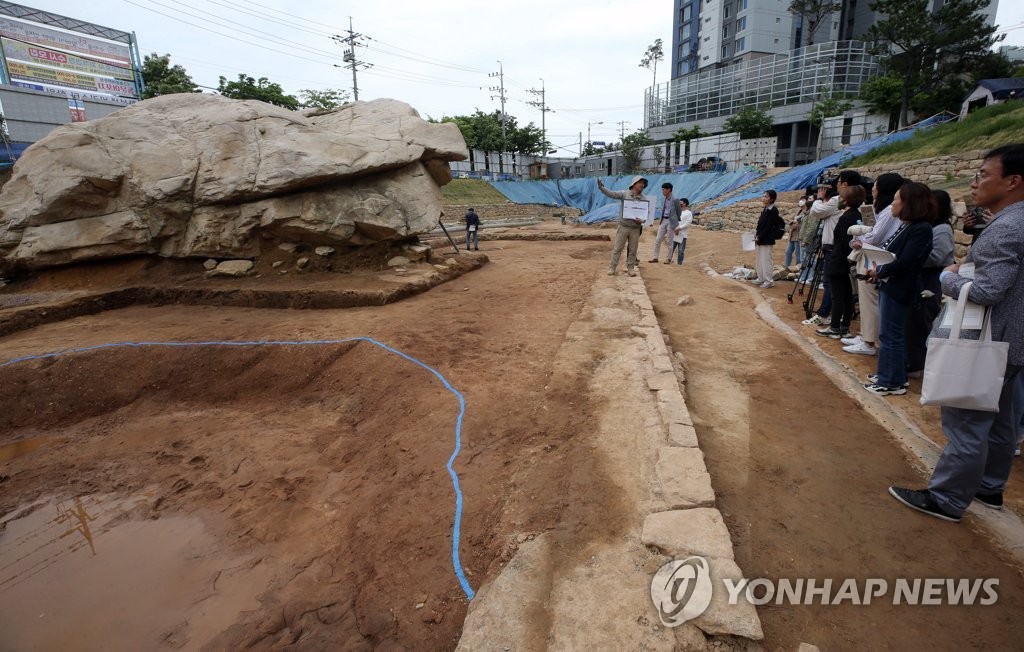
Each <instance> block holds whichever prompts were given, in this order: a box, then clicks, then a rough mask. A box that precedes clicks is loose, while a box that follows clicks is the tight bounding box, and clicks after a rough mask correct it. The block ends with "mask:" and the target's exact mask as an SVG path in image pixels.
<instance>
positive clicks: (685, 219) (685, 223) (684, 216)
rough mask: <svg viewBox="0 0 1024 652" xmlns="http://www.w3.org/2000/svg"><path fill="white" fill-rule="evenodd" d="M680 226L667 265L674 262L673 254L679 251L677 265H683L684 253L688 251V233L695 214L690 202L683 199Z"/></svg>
mask: <svg viewBox="0 0 1024 652" xmlns="http://www.w3.org/2000/svg"><path fill="white" fill-rule="evenodd" d="M679 209H680V210H679V226H677V227H676V228H675V231H674V232H673V234H672V249H671V250H669V252H668V258H667V259H665V263H666V264H667V263H670V262H672V254H673V253H674V252H675V251H676V250H677V249H678V250H679V254H678V256H679V259H678V260H677V263H678V264H679V265H682V264H683V252H684V251H686V233H687V231H689V229H688V228H687V227H689V226H690V223H691V222H693V213H692V212H691V211H690V200H689V199H687V198H686V197H683V198H682V199H680V200H679Z"/></svg>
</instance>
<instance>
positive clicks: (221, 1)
mask: <svg viewBox="0 0 1024 652" xmlns="http://www.w3.org/2000/svg"><path fill="white" fill-rule="evenodd" d="M207 2H211V3H213V4H215V5H220V6H222V7H224V8H225V9H231V10H234V11H237V12H240V13H243V14H246V15H249V16H252V17H254V18H259V19H260V20H264V21H266V22H268V23H274V24H276V25H284V26H286V27H291V28H292V29H295V30H298V31H301V32H306V33H307V34H315V35H317V36H324V37H327V38H330V36H331V34H332V33H333V32H328V31H324V30H319V29H310V28H308V27H304V26H302V25H299V24H297V23H293V22H290V21H287V20H282V19H280V18H276V17H274V16H270V15H268V14H264V13H262V12H259V11H253V10H251V9H250V8H248V7H246V6H244V5H238V4H237V3H235V2H231V0H207ZM254 4H255V3H254ZM300 20H301V19H300Z"/></svg>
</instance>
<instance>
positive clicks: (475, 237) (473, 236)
mask: <svg viewBox="0 0 1024 652" xmlns="http://www.w3.org/2000/svg"><path fill="white" fill-rule="evenodd" d="M476 228H477V230H476V231H470V230H469V229H466V249H469V242H470V240H472V241H473V246H474V247H475V248H477V249H479V248H480V227H479V226H478V227H476Z"/></svg>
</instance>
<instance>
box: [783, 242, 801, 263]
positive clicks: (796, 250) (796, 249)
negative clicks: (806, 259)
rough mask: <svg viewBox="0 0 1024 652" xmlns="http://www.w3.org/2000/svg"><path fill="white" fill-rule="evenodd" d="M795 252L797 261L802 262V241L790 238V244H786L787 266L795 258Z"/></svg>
mask: <svg viewBox="0 0 1024 652" xmlns="http://www.w3.org/2000/svg"><path fill="white" fill-rule="evenodd" d="M793 254H796V262H798V263H799V262H800V241H799V240H790V241H789V244H788V245H786V267H789V263H790V262H791V261H792V260H793Z"/></svg>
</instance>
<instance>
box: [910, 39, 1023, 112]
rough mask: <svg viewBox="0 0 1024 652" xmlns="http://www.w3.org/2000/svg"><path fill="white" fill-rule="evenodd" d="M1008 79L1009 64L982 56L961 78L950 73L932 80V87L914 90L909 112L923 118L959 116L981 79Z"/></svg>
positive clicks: (996, 57) (991, 54) (996, 55)
mask: <svg viewBox="0 0 1024 652" xmlns="http://www.w3.org/2000/svg"><path fill="white" fill-rule="evenodd" d="M1012 76H1013V64H1012V62H1011V61H1010V60H1009V59H1008V58H1007V57H1006V55H1004V54H1001V53H998V52H991V51H990V52H986V53H984V54H983V56H982V57H981V58H980V59H979V60H978V61H977V62H976V63H975V64H974V66H972V67H971V69H970V70H969V71H966V72H965V73H962V74H957V73H956V72H955V71H950V72H949V73H948V74H945V75H943V76H942V78H941V79H938V80H936V81H935V83H934V84H933V86H932V87H930V88H921V89H918V90H917V92H916V93H914V94H913V95H912V96H911V98H910V108H911V109H912V110H913V111H914V112H916V113H918V114H927V115H931V114H934V113H938V112H940V111H951V112H953V113H959V112H960V105H961V103H962V102H963V100H964V98H965V97H966V96H967V95H968V94H969V93H970V92H971V91H973V90H974V88H975V87H976V86H977V85H978V82H980V81H981V80H982V79H1002V78H1004V77H1012Z"/></svg>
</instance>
